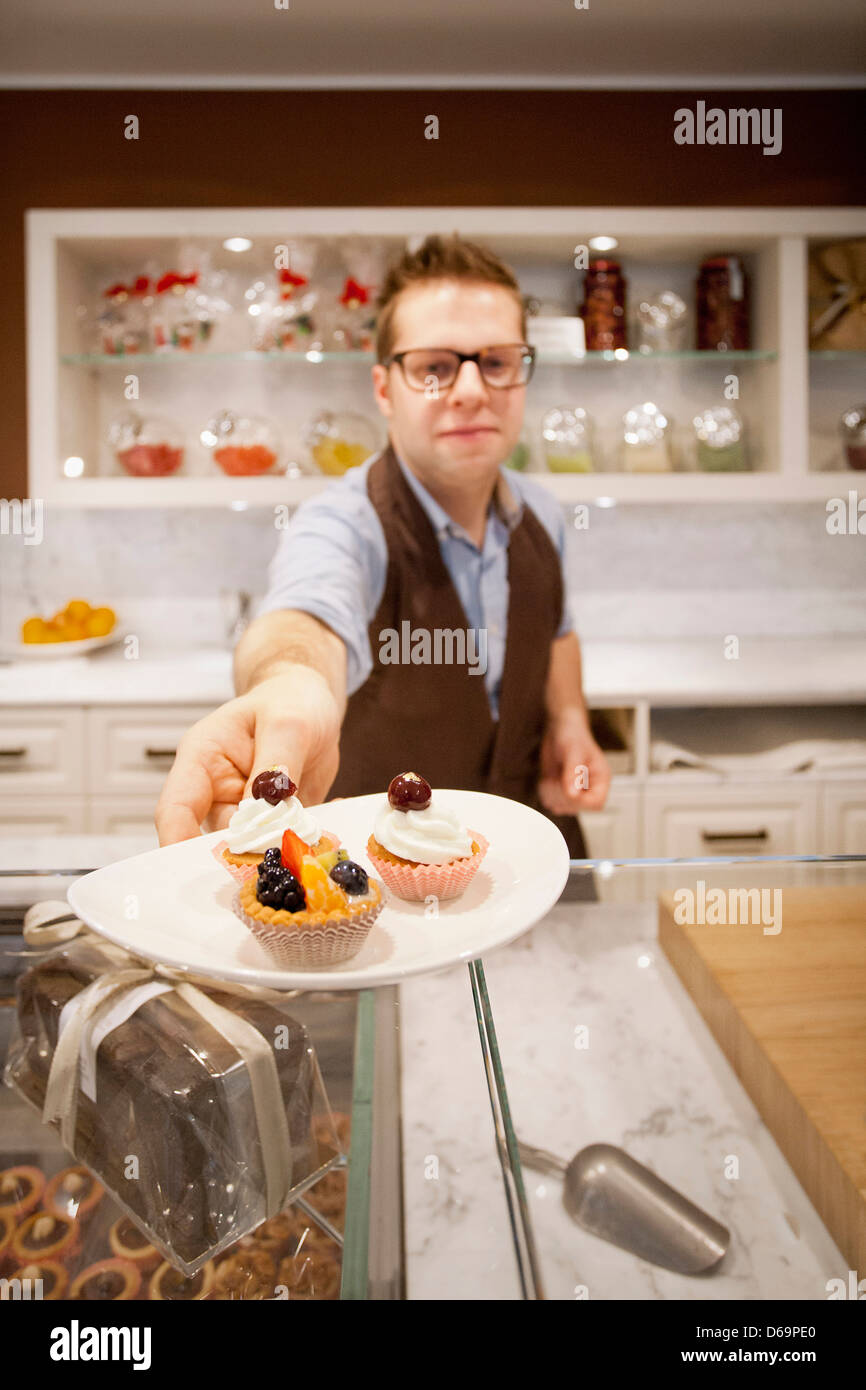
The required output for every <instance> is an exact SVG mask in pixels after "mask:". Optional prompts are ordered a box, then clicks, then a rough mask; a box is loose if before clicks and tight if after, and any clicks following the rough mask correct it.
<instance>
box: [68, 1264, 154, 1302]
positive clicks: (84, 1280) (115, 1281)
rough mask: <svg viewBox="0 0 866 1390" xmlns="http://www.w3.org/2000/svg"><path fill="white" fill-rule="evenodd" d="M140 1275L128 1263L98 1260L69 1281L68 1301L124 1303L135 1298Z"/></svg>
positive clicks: (139, 1287)
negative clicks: (70, 1284) (70, 1285)
mask: <svg viewBox="0 0 866 1390" xmlns="http://www.w3.org/2000/svg"><path fill="white" fill-rule="evenodd" d="M140 1289H141V1275H140V1273H139V1272H138V1270H137V1269H136V1267H135V1265H133V1264H130V1263H129V1261H128V1260H116V1259H111V1260H97V1261H96V1264H92V1265H88V1266H87V1268H86V1269H83V1270H82V1271H81V1273H80V1274H77V1275H76V1276H75V1278H74V1279H73V1281H72V1288H71V1290H70V1294H69V1296H70V1298H71V1299H73V1300H75V1301H80V1302H82V1303H94V1302H99V1303H123V1302H126V1301H128V1300H130V1299H136V1298H138V1294H139V1290H140Z"/></svg>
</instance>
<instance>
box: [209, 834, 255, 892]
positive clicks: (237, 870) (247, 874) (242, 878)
mask: <svg viewBox="0 0 866 1390" xmlns="http://www.w3.org/2000/svg"><path fill="white" fill-rule="evenodd" d="M228 847H229V842H228V840H220V841H219V842H218V843H217V844H215V845H214V847H213V849H212V850H211V854H212V855H213V857H214V859H215V860H216V861H217V863H218V864H221V865H222V867H223V868H224V869H227V870H228V872H229V873H230V874H231V876H232V878H233V879H234V880H235V882H236V883H246V881H247V879H248V878H255V877H256V874H257V873H258V871H259V864H258V862H257V863H255V864H230V863H229V862H228V860H227V859H223V850H224V849H228ZM264 857H265V856H264V855H261V859H264Z"/></svg>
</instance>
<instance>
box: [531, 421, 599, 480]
mask: <svg viewBox="0 0 866 1390" xmlns="http://www.w3.org/2000/svg"><path fill="white" fill-rule="evenodd" d="M593 435H594V425H593V421H592V416H591V415H589V414H588V413H587V411H585V410H584V409H583V406H579V405H578V406H573V407H571V406H556V407H554V409H553V410H548V412H547V414H546V415H545V416H544V418H543V419H542V421H541V438H542V440H543V449H544V461H545V463H546V464H547V467H548V468H549V469H550V472H551V473H591V472H592V471H593V467H594V464H593Z"/></svg>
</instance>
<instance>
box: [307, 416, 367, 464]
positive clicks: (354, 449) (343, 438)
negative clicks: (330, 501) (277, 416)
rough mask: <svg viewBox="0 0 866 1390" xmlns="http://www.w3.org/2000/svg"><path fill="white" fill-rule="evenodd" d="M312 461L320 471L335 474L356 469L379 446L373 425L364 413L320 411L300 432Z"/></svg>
mask: <svg viewBox="0 0 866 1390" xmlns="http://www.w3.org/2000/svg"><path fill="white" fill-rule="evenodd" d="M304 443H305V444H306V445H307V448H308V449H309V451H310V453H311V455H312V458H313V462H314V463H315V465H316V467H317V468H318V469H319V471H320V472H321V473H325V474H327V475H328V476H329V477H337V476H339V475H340V474H342V473H348V471H349V469H350V468H357V467H358V465H359V464H362V463H363V462H364V460H365V459H368V458H369V457H370V455H371V454H375V453H376V451H377V449H378V448H379V442H378V439H377V436H376V430H375V428H374V426H373V425H372V424H371V423H370V421H369V420H368V419H367V417H366V415H356V414H355V413H354V412H352V411H348V410H342V411H331V410H322V411H320V413H319V414H318V415H316V416H315V418H314V419H313V420H312V421H311V422H310V424H309V426H308V427H307V430H306V433H305V435H304Z"/></svg>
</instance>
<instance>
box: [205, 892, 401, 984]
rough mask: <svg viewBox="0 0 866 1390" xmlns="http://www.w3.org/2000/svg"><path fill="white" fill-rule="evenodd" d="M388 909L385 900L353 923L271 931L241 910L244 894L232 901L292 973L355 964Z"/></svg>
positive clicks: (270, 952)
mask: <svg viewBox="0 0 866 1390" xmlns="http://www.w3.org/2000/svg"><path fill="white" fill-rule="evenodd" d="M384 906H385V899H384V896H382V897H381V898H380V899H379V901H378V903H376V905H375V906H374V907H371V908H370V910H369V912H364V913H361V914H360V915H359V916H357V917H352V918H351V919H350V918H348V917H344V918H342V919H338V920H337V921H333V922H329V923H328V925H327V926H325V927H314V928H312V929H307V930H304V931H298V930H293V929H292V928H291V927H269V926H267V925H266V924H265V923H264V922H260V921H259V920H258V918H256V917H251V916H250V915H249V913H248V912H244V910H243V908H242V907H241V901H240V893H236V894H235V896H234V899H233V900H232V907H233V908H234V910H235V912H236V913H237V915H238V917H240V919H241V921H242V922H243V924H244V926H245V927H248V928H249V930H250V931H251V932H252V934H253V936H254V937H255V938H256V940H257V941H258V942H259V944H260V945H261V946H263V947H264V948H265V950H266V951H267V953H268V955H269V956H270V957H271V958H272V960H275V961H276V962H277V964H278V965H284V966H288V967H289V968H290V969H292V970H327V969H328V968H329V967H330V966H332V965H340V964H342V962H343V961H345V960H351V959H352V957H353V956H356V955H357V954H358V952H359V951H360V949H361V947H362V946H363V944H364V942H365V941H366V940H367V937H368V935H369V933H370V928H371V927H372V925H373V923H374V922H375V920H376V918H377V917H378V916H379V913H380V912H381V911H382V908H383V907H384Z"/></svg>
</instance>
